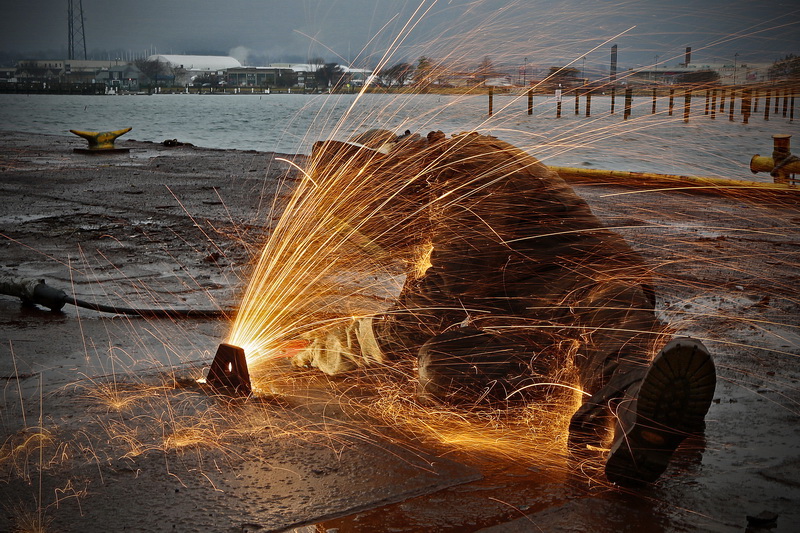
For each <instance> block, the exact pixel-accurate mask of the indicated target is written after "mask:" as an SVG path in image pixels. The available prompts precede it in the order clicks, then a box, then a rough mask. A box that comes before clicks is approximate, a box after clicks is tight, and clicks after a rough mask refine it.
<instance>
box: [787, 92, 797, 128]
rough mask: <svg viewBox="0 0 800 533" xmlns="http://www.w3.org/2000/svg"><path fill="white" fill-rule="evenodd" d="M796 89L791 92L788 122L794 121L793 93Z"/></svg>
mask: <svg viewBox="0 0 800 533" xmlns="http://www.w3.org/2000/svg"><path fill="white" fill-rule="evenodd" d="M795 92H797V91H793V92H792V101H791V103H790V104H789V122H794V93H795Z"/></svg>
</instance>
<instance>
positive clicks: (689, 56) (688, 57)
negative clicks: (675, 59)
mask: <svg viewBox="0 0 800 533" xmlns="http://www.w3.org/2000/svg"><path fill="white" fill-rule="evenodd" d="M691 60H692V47H691V46H687V47H686V59H685V60H684V62H683V66H685V67H688V66H689V62H690V61H691Z"/></svg>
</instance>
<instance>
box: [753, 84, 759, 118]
mask: <svg viewBox="0 0 800 533" xmlns="http://www.w3.org/2000/svg"><path fill="white" fill-rule="evenodd" d="M753 113H758V89H756V90H755V91H753Z"/></svg>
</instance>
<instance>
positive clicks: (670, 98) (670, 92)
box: [669, 89, 675, 116]
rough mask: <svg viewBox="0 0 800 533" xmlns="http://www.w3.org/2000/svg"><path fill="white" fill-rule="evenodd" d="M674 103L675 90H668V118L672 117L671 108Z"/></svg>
mask: <svg viewBox="0 0 800 533" xmlns="http://www.w3.org/2000/svg"><path fill="white" fill-rule="evenodd" d="M674 103H675V89H670V90H669V116H672V108H673V107H674Z"/></svg>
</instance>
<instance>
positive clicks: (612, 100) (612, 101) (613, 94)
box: [611, 86, 617, 115]
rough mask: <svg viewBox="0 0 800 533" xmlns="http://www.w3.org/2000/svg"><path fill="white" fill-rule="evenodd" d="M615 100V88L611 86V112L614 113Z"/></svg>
mask: <svg viewBox="0 0 800 533" xmlns="http://www.w3.org/2000/svg"><path fill="white" fill-rule="evenodd" d="M616 100H617V88H616V87H614V86H612V87H611V114H612V115H613V114H614V105H615V104H616Z"/></svg>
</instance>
